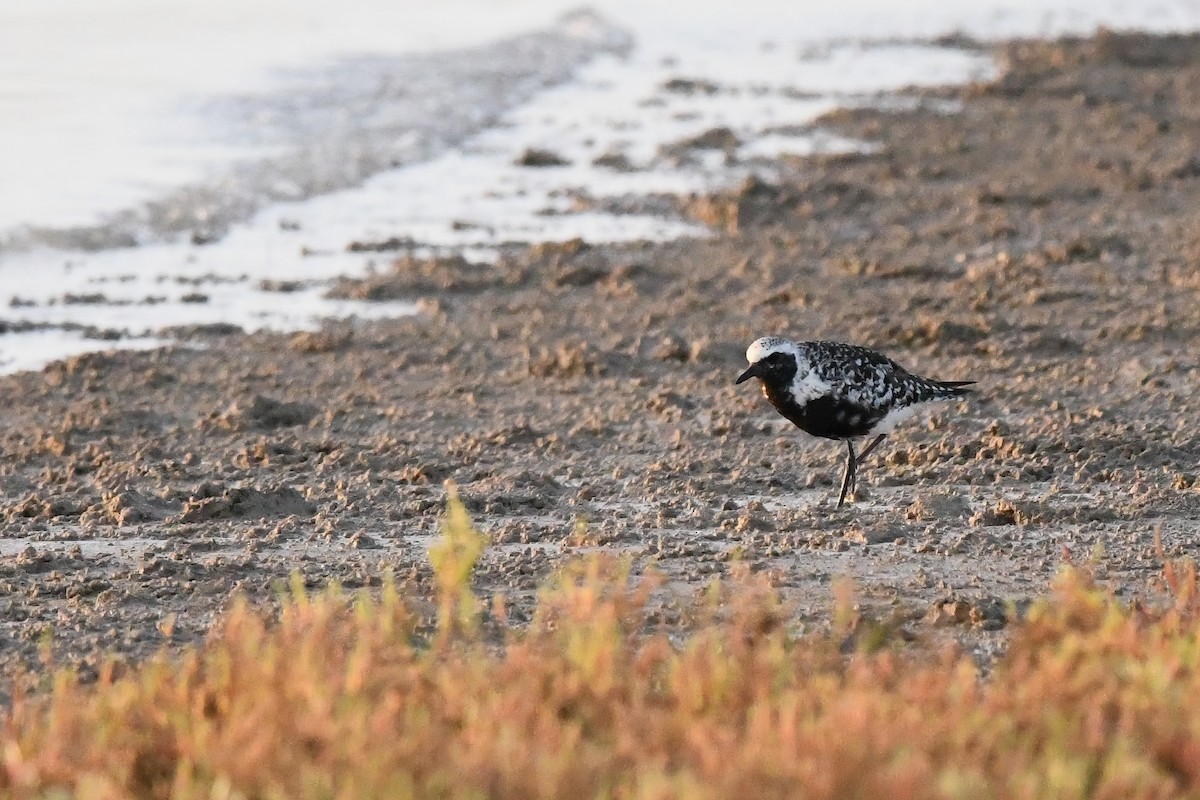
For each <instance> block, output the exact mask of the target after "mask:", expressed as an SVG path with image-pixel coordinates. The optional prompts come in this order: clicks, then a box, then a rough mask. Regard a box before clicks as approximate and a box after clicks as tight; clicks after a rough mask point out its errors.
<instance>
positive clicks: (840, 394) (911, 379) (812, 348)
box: [803, 342, 948, 417]
mask: <svg viewBox="0 0 1200 800" xmlns="http://www.w3.org/2000/svg"><path fill="white" fill-rule="evenodd" d="M803 346H804V348H805V350H806V351H807V354H808V357H809V361H810V363H811V364H812V367H813V372H815V373H816V375H817V377H819V378H820V379H821V380H822V381H824V382H825V383H827V384H828V385H829V388H830V393H831V394H832V395H833V396H834V397H835V398H836V399H837V400H840V401H842V402H845V403H849V404H852V405H855V406H858V407H859V408H861V409H863V410H864V411H865V412H867V413H868V414H869V415H870V416H872V417H882V416H884V415H885V414H886V413H887V412H888V411H891V410H893V409H895V408H897V407H903V406H909V405H913V404H915V403H923V402H926V401H929V400H941V399H944V398H946V397H947V396H948V394H947V392H946V391H945V390H944V389H941V388H940V387H939V386H937V385H936V384H934V383H932V382H930V381H927V380H925V379H923V378H920V377H918V376H916V375H913V374H912V373H910V372H909V371H908V370H906V369H905V368H904V367H902V366H900V365H899V364H897V363H896V362H895V361H892V360H891V359H890V358H888V357H887V356H885V355H883V354H882V353H876V352H875V351H874V350H868V349H867V348H865V347H859V346H858V345H852V344H843V343H841V342H805V343H804V345H803Z"/></svg>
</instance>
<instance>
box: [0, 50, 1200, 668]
mask: <svg viewBox="0 0 1200 800" xmlns="http://www.w3.org/2000/svg"><path fill="white" fill-rule="evenodd" d="M956 44H959V45H962V46H968V47H969V46H974V45H972V43H970V42H956ZM997 50H998V53H999V56H1000V58H1001V61H1002V64H1003V69H1002V74H1001V75H1000V77H999V78H998V79H996V80H995V81H994V82H990V83H987V84H978V85H972V86H966V87H962V88H956V89H946V90H938V91H922V92H910V93H902V94H901V95H898V96H897V97H895V98H892V100H891V101H889V102H887V103H883V104H872V107H870V108H860V109H855V110H850V111H842V112H838V113H836V114H833V115H831V116H829V117H826V118H824V119H822V120H821V121H820V127H822V128H824V129H827V130H830V131H832V132H834V133H837V134H839V135H843V136H848V137H852V138H855V139H861V140H863V141H866V142H870V143H872V144H873V145H874V146H873V147H872V148H871V149H869V150H867V151H864V152H862V153H858V154H851V155H839V156H824V157H815V158H805V159H799V158H796V159H782V160H780V161H778V162H776V163H774V164H772V165H771V169H770V171H769V174H770V178H769V179H757V180H748V181H747V182H746V183H745V184H743V185H742V186H740V187H738V188H736V189H734V190H730V191H720V192H715V193H713V194H711V195H705V196H694V197H649V198H647V197H634V198H623V199H621V200H619V201H606V203H607V204H608V205H609V206H612V207H617V208H623V209H629V210H638V211H645V210H656V211H659V212H661V213H667V214H675V215H680V216H682V217H685V218H689V219H692V220H697V221H701V222H704V223H706V224H708V225H710V226H711V227H712V230H713V235H712V236H711V237H709V238H705V239H696V240H686V241H677V242H672V243H668V244H635V245H620V246H588V245H585V244H581V243H567V244H561V245H559V244H556V245H541V246H535V247H512V248H508V249H507V250H506V251H505V254H504V256H503V257H502V259H501V261H500V263H499V264H496V265H490V264H489V265H481V264H471V263H468V262H467V261H464V260H462V259H460V258H441V259H433V260H419V259H413V258H409V257H399V258H397V259H396V260H395V261H394V263H389V262H390V260H391V256H390V255H389V254H388V249H389V244H388V243H387V242H378V243H370V242H357V243H347V245H348V246H353V247H360V248H364V247H365V248H370V247H375V248H376V249H378V250H379V251H380V257H381V260H382V261H381V263H388V267H387V268H386V269H385V270H384V271H382V272H381V273H379V274H377V275H374V276H372V277H370V278H368V279H365V280H362V281H349V280H347V281H344V282H343V283H342V284H341V285H339V286H338V287H336V289H335V290H334V291H336V292H338V293H340V294H343V295H345V296H354V297H361V298H364V299H368V300H370V299H392V298H406V299H417V300H419V301H420V304H421V309H422V312H421V313H420V314H419V315H417V316H414V317H411V318H406V319H399V320H394V321H386V322H371V323H356V322H353V321H350V322H337V323H331V324H329V325H328V326H327V327H326V328H325V329H323V330H322V331H320V332H316V333H299V334H294V335H252V336H247V335H242V334H240V333H236V332H230V331H223V330H220V329H206V330H198V331H193V332H191V339H190V340H189V341H188V342H187V343H186V344H185V345H181V346H176V347H172V348H169V349H163V350H159V351H152V352H116V353H109V354H97V355H89V356H84V357H79V358H74V359H71V360H69V361H66V362H61V363H57V364H54V365H51V366H50V367H47V368H46V369H45V370H43V371H42V372H38V373H23V374H18V375H13V376H8V377H5V378H2V379H0V404H2V405H3V409H4V410H3V412H2V413H0V662H3V663H6V664H9V665H12V664H15V663H23V664H36V663H37V662H38V658H39V653H40V654H41V656H45V654H46V649H47V648H49V649H50V651H51V652H52V653H53V658H54V660H55V661H56V662H58V663H70V664H76V665H78V666H79V667H80V669H82V670H83V671H84V672H85V674H86V673H87V671H88V670H91V669H95V667H96V665H97V663H98V659H99V658H100V657H101V654H102V653H104V652H109V653H115V654H117V655H119V656H125V657H129V658H134V659H136V658H139V657H142V656H144V655H145V654H146V653H148V652H150V651H152V650H154V649H157V648H158V647H160V646H162V645H163V644H164V643H167V642H170V643H172V645H173V646H178V645H181V644H186V643H188V642H192V641H195V640H197V638H199V637H202V636H203V635H204V633H205V631H206V630H207V629H208V627H209V625H210V624H211V622H212V621H213V619H214V618H215V615H217V614H219V613H220V612H221V610H222V608H224V607H226V606H227V604H228V603H229V602H230V599H231V597H233V596H234V595H235V594H237V593H241V594H244V595H247V596H249V597H250V598H252V599H254V600H257V601H261V602H270V601H271V600H272V598H274V596H275V592H276V591H277V586H278V585H279V582H280V581H281V580H284V579H286V578H287V576H288V575H289V574H291V573H292V572H293V571H297V572H299V573H300V574H302V575H303V576H304V579H305V581H306V582H307V584H308V585H309V586H313V587H317V586H323V585H325V584H327V583H329V582H331V581H337V582H339V583H340V584H341V585H343V586H346V587H360V586H372V585H376V584H378V583H379V581H380V580H381V576H382V575H383V574H384V573H385V572H386V571H389V570H390V571H391V572H392V573H394V574H395V576H396V577H397V580H398V582H399V583H400V585H401V590H402V591H403V592H404V593H405V594H406V595H407V596H409V597H411V598H413V599H414V600H416V601H417V602H419V600H420V598H421V597H423V596H428V595H429V593H430V592H431V590H432V586H431V575H430V571H429V568H428V563H427V558H426V550H427V547H428V544H429V542H430V540H431V537H433V536H434V535H435V534H436V532H437V525H438V519H439V516H440V514H441V513H442V510H443V508H444V504H445V498H446V491H447V490H446V486H445V482H446V481H448V480H452V481H453V482H454V483H455V484H456V485H457V486H458V489H459V491H460V493H461V495H462V497H463V498H464V500H465V501H466V503H467V505H468V507H469V509H470V510H471V511H472V513H473V516H474V518H475V521H476V523H477V524H478V525H479V526H480V527H481V528H482V529H483V530H485V531H487V532H488V533H489V534H490V536H491V540H492V544H491V546H490V547H489V549H488V550H487V551H486V553H485V554H484V556H483V561H482V563H481V565H480V567H479V569H478V571H477V574H476V577H475V583H476V586H477V588H478V590H479V592H480V593H481V594H482V595H483V596H484V597H489V596H491V595H494V594H495V593H498V592H503V593H504V595H505V597H506V600H507V605H508V615H509V618H510V620H515V621H516V622H518V623H519V622H520V620H521V618H522V615H523V614H527V613H528V610H529V608H530V607H531V604H532V603H533V600H534V596H535V592H536V589H537V587H538V586H539V585H540V584H541V583H542V582H543V581H545V580H546V578H547V577H548V576H549V575H550V574H551V573H552V571H553V570H554V568H555V567H556V565H558V564H561V563H563V562H564V561H566V560H569V559H573V558H576V557H578V556H580V555H581V554H584V553H588V552H594V551H613V552H619V553H624V554H627V555H628V556H630V557H631V558H632V560H633V564H634V569H635V570H643V569H646V568H647V567H649V566H651V565H653V566H654V567H655V568H657V569H659V570H662V571H664V572H666V573H667V575H668V576H669V578H670V580H669V581H668V583H667V587H668V588H667V590H666V591H665V593H664V596H663V600H662V609H661V619H659V620H658V622H659V623H660V624H667V625H670V624H672V621H673V620H675V619H678V618H680V612H679V610H678V608H679V606H680V605H682V604H683V603H684V601H685V600H686V598H687V597H689V596H691V595H694V594H695V593H697V592H700V591H702V589H703V587H704V586H705V585H706V584H708V583H709V582H710V581H711V580H712V579H713V578H714V577H717V576H722V575H725V574H727V573H729V572H730V570H731V569H732V568H733V565H735V564H744V565H746V566H747V567H748V568H749V569H752V570H754V571H758V572H765V573H768V574H769V575H770V577H771V579H772V581H773V582H774V583H775V585H776V586H778V587H779V589H780V591H781V593H782V594H783V595H784V596H785V598H786V599H787V600H788V602H789V607H790V608H791V609H792V611H793V613H794V615H795V619H796V623H797V624H798V625H802V626H820V625H824V624H826V623H827V622H828V619H829V615H830V607H831V603H832V599H831V598H832V594H833V589H832V586H833V583H834V582H835V581H836V580H837V578H838V577H839V576H846V577H848V578H850V579H851V580H852V582H853V586H854V588H855V593H856V598H857V602H858V604H859V608H860V613H861V614H863V615H864V617H871V618H874V619H878V620H881V621H883V622H886V623H887V624H889V625H891V626H893V628H895V629H898V630H901V631H903V632H904V634H905V635H906V636H908V637H910V638H913V639H916V640H940V639H946V638H951V639H955V640H957V641H959V642H961V643H962V644H963V645H964V646H965V647H967V648H970V649H971V650H972V651H973V652H975V653H976V654H977V655H978V656H979V657H980V658H981V659H984V660H986V659H987V658H989V657H990V656H991V655H993V654H995V653H996V652H998V651H999V650H1000V649H1001V648H1002V647H1003V644H1004V637H1005V630H1006V626H1007V623H1008V620H1009V619H1010V618H1011V615H1012V614H1014V613H1020V609H1021V608H1022V607H1023V605H1024V604H1025V603H1026V602H1027V601H1028V600H1030V599H1031V598H1034V597H1037V596H1039V595H1041V594H1043V593H1044V592H1045V590H1046V588H1047V585H1048V583H1049V582H1050V581H1051V580H1052V579H1053V576H1054V574H1055V572H1056V571H1057V570H1058V569H1059V567H1060V566H1061V565H1062V564H1063V562H1064V559H1070V560H1073V561H1075V562H1077V563H1090V564H1091V566H1092V568H1093V570H1094V571H1095V573H1096V575H1097V577H1098V579H1099V580H1100V581H1101V582H1102V583H1104V584H1106V585H1108V586H1110V587H1111V589H1112V591H1114V592H1116V593H1118V594H1119V595H1122V596H1128V597H1134V596H1152V595H1153V594H1154V593H1155V591H1156V581H1157V580H1158V574H1159V570H1160V568H1161V566H1162V562H1163V559H1164V558H1172V557H1176V556H1179V555H1186V554H1189V553H1191V552H1192V550H1193V542H1194V539H1195V537H1196V535H1197V531H1200V486H1198V484H1197V481H1198V475H1200V439H1198V435H1197V428H1196V422H1197V420H1198V419H1200V368H1198V357H1200V353H1198V350H1197V341H1200V339H1198V334H1200V270H1198V269H1197V263H1198V262H1200V215H1198V214H1197V209H1200V38H1197V37H1193V36H1171V37H1150V36H1142V35H1118V34H1113V33H1102V34H1100V35H1098V36H1097V37H1094V38H1091V39H1086V40H1068V41H1060V42H1050V43H1046V42H1017V43H1009V44H1005V45H1003V46H1000V47H999V48H997ZM680 79H681V81H685V82H686V79H687V76H686V75H681V76H680ZM717 90H719V87H718V89H717ZM725 133H726V134H727V133H728V132H725ZM727 138H728V137H727V136H725V135H722V132H720V131H715V132H713V135H712V136H706V137H700V139H698V140H692V141H690V142H684V143H680V154H681V155H680V157H687V151H688V149H689V148H693V149H694V148H709V149H712V148H717V149H720V148H722V147H724V145H723V144H722V142H723V141H725V139H727ZM531 168H536V167H531ZM580 202H581V203H585V202H588V201H587V200H586V198H581V200H580ZM763 335H783V336H788V337H791V338H801V339H838V340H843V341H849V342H854V343H858V344H865V345H868V346H871V347H874V348H876V349H879V350H881V351H883V352H885V353H887V354H888V355H890V356H891V357H892V358H894V359H896V360H897V361H899V362H900V363H902V364H904V365H905V366H907V367H909V368H910V369H912V370H913V371H916V372H918V373H920V374H923V375H926V376H929V377H933V378H937V379H943V380H975V381H978V386H977V387H976V388H977V390H978V391H977V393H976V394H975V395H973V396H972V397H971V399H970V400H969V401H967V402H963V403H958V404H948V405H944V406H941V407H938V408H935V409H933V410H932V413H931V414H929V415H926V416H925V417H922V418H919V419H917V420H913V421H910V422H909V423H907V424H906V425H904V426H902V427H901V428H900V429H899V430H898V431H897V432H896V434H894V435H893V436H891V437H889V439H888V441H887V442H886V443H885V445H884V446H882V447H881V448H880V449H879V450H878V451H877V452H876V454H875V455H873V456H872V458H871V460H870V461H869V462H868V463H867V464H865V465H863V466H862V468H861V470H860V473H859V478H858V487H859V494H858V497H857V499H856V502H854V503H853V504H850V505H847V507H846V508H844V509H841V510H835V509H834V502H835V500H836V486H837V479H838V477H839V470H840V467H841V463H842V459H843V458H844V447H843V446H842V445H840V444H839V443H836V442H830V441H822V440H817V439H812V438H809V437H807V436H806V435H804V434H802V433H800V432H799V431H798V430H796V429H794V428H793V427H792V426H791V425H790V424H789V423H788V422H787V421H785V420H783V419H782V418H781V417H779V416H778V415H777V414H776V413H775V412H774V411H773V410H772V409H771V408H770V407H769V406H768V404H767V403H766V402H765V401H764V399H763V398H762V397H761V396H760V395H759V393H758V391H757V390H756V389H755V388H754V387H753V385H752V384H746V385H742V386H737V387H735V386H734V385H733V381H734V379H735V378H736V377H737V376H738V374H739V373H740V372H741V371H742V370H743V369H744V367H745V361H744V356H743V353H744V351H745V348H746V346H747V345H748V344H749V343H750V342H751V341H752V340H754V339H755V338H757V337H759V336H763ZM673 598H678V599H679V602H678V603H676V602H675V600H673Z"/></svg>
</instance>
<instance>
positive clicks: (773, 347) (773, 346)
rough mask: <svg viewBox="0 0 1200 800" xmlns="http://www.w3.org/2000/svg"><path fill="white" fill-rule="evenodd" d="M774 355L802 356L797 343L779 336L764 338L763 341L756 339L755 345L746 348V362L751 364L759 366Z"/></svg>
mask: <svg viewBox="0 0 1200 800" xmlns="http://www.w3.org/2000/svg"><path fill="white" fill-rule="evenodd" d="M772 353H790V354H791V355H793V356H797V357H798V356H799V355H800V348H799V347H797V346H796V343H795V342H793V341H790V340H788V339H781V338H780V337H778V336H764V337H762V338H761V339H755V340H754V343H753V344H751V345H750V346H749V347H748V348H746V361H748V362H750V363H751V364H757V363H758V362H759V361H762V360H763V359H764V358H766V357H767V356H769V355H771V354H772Z"/></svg>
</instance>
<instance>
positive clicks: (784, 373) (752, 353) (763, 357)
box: [734, 336, 802, 388]
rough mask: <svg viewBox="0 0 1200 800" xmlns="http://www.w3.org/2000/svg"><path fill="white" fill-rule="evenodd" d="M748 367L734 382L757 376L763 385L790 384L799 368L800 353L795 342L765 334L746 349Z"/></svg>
mask: <svg viewBox="0 0 1200 800" xmlns="http://www.w3.org/2000/svg"><path fill="white" fill-rule="evenodd" d="M746 360H747V361H749V362H750V367H749V369H747V370H746V371H745V372H743V373H742V374H741V375H740V376H738V379H737V380H736V381H734V383H743V382H745V381H748V380H750V379H751V378H758V379H759V380H760V381H762V382H763V385H764V386H773V387H779V388H783V387H786V386H788V385H789V384H791V382H792V379H793V378H795V377H796V372H797V370H798V369H799V368H800V362H801V361H802V354H801V352H800V348H799V347H797V346H796V343H795V342H791V341H788V340H787V339H780V338H777V337H774V336H766V337H764V338H762V339H757V340H755V342H754V343H753V344H751V345H750V347H749V348H747V349H746Z"/></svg>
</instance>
